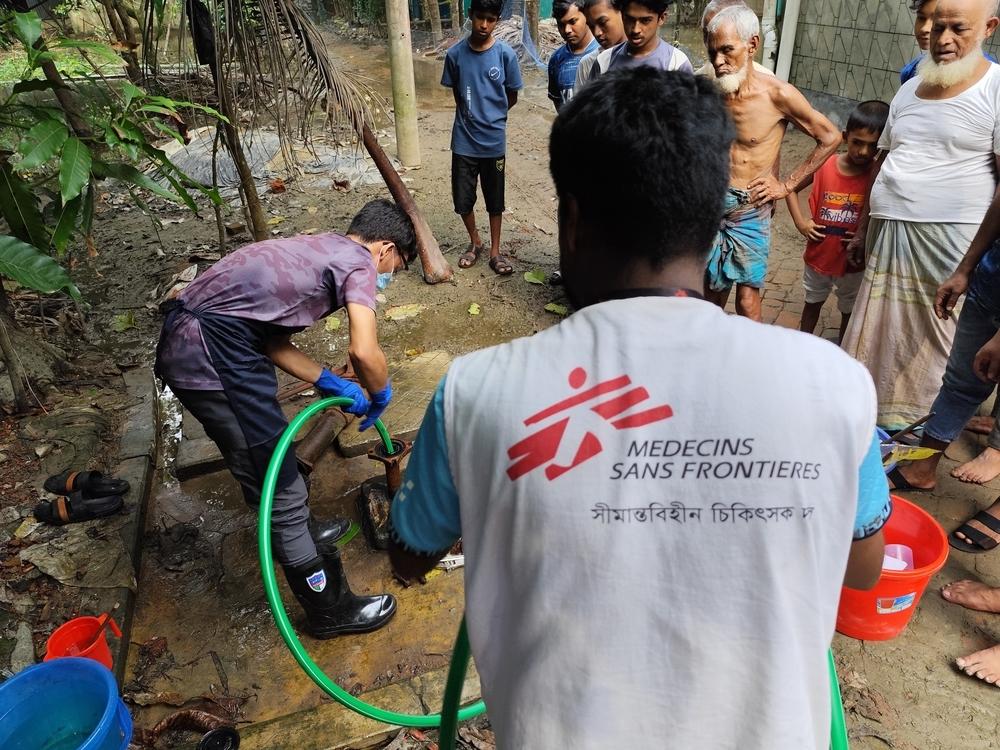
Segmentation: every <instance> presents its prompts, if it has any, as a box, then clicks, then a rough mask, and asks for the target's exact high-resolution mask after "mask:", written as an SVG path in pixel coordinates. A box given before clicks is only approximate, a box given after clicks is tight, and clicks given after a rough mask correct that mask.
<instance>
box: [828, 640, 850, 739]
mask: <svg viewBox="0 0 1000 750" xmlns="http://www.w3.org/2000/svg"><path fill="white" fill-rule="evenodd" d="M826 658H827V664H828V665H829V670H828V671H829V673H830V703H831V706H830V708H831V709H832V711H831V720H830V750H848V748H847V720H846V719H845V718H844V701H843V699H842V698H841V697H840V683H839V682H837V664H836V662H834V660H833V649H832V648H831V649H830V650H829V651H827V652H826Z"/></svg>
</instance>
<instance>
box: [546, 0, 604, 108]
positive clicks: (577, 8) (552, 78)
mask: <svg viewBox="0 0 1000 750" xmlns="http://www.w3.org/2000/svg"><path fill="white" fill-rule="evenodd" d="M582 3H583V0H555V2H554V3H552V17H553V18H554V19H555V21H556V26H557V28H558V29H559V36H561V37H562V38H563V41H564V42H566V44H564V45H563V46H562V47H560V48H559V49H557V50H556V51H555V52H553V53H552V57H550V58H549V99H551V100H552V104H553V105H554V106H555V108H556V112H558V111H559V108H560V107H561V106H562V105H563V104H565V103H566V102H568V101H569V100H570V99H572V98H573V89H574V87H575V86H576V69H577V68H578V67H579V66H580V61H581V60H583V58H584V57H586V56H587V55H589V54H590V53H591V52H596V51H597V50H598V49H599V46H600V45H598V44H597V40H596V39H594V35H593V34H591V33H590V28H589V27H588V26H587V17H586V16H585V15H584V14H583V7H582Z"/></svg>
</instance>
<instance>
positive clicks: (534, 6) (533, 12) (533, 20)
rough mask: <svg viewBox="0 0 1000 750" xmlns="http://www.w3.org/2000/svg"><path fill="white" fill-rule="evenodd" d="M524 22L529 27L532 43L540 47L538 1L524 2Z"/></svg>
mask: <svg viewBox="0 0 1000 750" xmlns="http://www.w3.org/2000/svg"><path fill="white" fill-rule="evenodd" d="M524 22H525V23H526V24H527V25H528V34H529V35H530V36H531V41H533V42H534V43H535V47H537V46H538V0H524Z"/></svg>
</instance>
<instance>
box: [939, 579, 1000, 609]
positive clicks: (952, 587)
mask: <svg viewBox="0 0 1000 750" xmlns="http://www.w3.org/2000/svg"><path fill="white" fill-rule="evenodd" d="M941 596H943V597H944V598H945V599H947V600H948V601H949V602H952V603H953V604H958V605H960V606H962V607H965V608H966V609H975V610H978V611H979V612H1000V589H998V588H994V587H993V586H987V585H986V584H985V583H981V582H980V581H968V580H964V581H955V582H954V583H949V584H948V585H947V586H944V587H942V589H941Z"/></svg>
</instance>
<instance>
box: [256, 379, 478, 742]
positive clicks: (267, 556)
mask: <svg viewBox="0 0 1000 750" xmlns="http://www.w3.org/2000/svg"><path fill="white" fill-rule="evenodd" d="M349 403H351V400H350V399H348V398H324V399H322V400H320V401H317V402H316V403H314V404H310V405H309V406H307V407H306V408H305V409H303V410H302V412H301V413H299V414H298V415H296V417H295V418H294V419H293V420H292V422H291V424H289V425H288V427H287V429H286V430H285V431H284V433H283V434H282V435H281V438H280V439H279V440H278V445H277V447H276V448H275V449H274V455H273V456H272V457H271V463H270V464H269V465H268V467H267V474H266V475H265V476H264V487H263V489H262V491H261V495H260V518H259V520H258V522H257V542H258V544H259V547H260V570H261V575H262V576H263V578H264V593H265V595H266V596H267V603H268V605H269V606H270V608H271V614H272V615H273V616H274V622H275V624H276V625H277V626H278V632H279V633H281V638H282V639H283V640H284V641H285V645H286V646H288V650H289V651H291V652H292V656H294V657H295V661H297V662H298V663H299V666H300V667H302V671H304V672H305V673H306V674H307V675H309V678H310V679H311V680H312V681H313V682H315V683H316V684H317V685H318V686H319V687H320V688H321V689H322V690H323V692H325V693H326V694H327V695H329V696H330V697H331V698H333V699H334V700H335V701H337V702H338V703H340V704H341V705H343V706H346V707H347V708H349V709H351V710H352V711H354V712H355V713H359V714H361V715H362V716H366V717H368V718H369V719H374V720H375V721H381V722H383V723H385V724H395V725H397V726H405V727H436V726H439V725H440V724H441V714H429V715H424V714H401V713H397V712H395V711H385V710H383V709H381V708H378V707H376V706H372V705H371V704H369V703H365V702H364V701H363V700H359V699H358V698H355V697H354V696H353V695H351V694H350V693H348V692H347V691H346V690H344V689H343V688H341V687H340V686H339V685H338V684H337V683H335V682H334V681H333V680H331V679H330V678H329V677H327V676H326V673H324V672H323V670H322V669H320V668H319V666H318V665H317V664H316V662H314V661H313V660H312V657H310V656H309V653H308V652H307V651H306V650H305V648H304V647H303V645H302V642H301V641H300V640H299V638H298V636H297V635H295V630H294V629H293V628H292V623H291V622H290V621H289V619H288V613H287V612H285V605H284V604H282V602H281V592H280V591H279V590H278V581H277V578H276V577H275V575H274V559H273V557H272V555H271V508H272V505H273V503H274V491H275V488H276V486H277V483H278V472H279V470H280V469H281V464H282V462H283V461H284V460H285V454H286V453H287V452H288V448H289V447H290V446H291V444H292V441H293V440H294V439H295V436H296V435H298V433H299V430H301V429H302V426H303V425H304V424H305V423H306V422H308V421H309V420H310V419H311V418H312V417H313V416H314V415H315V414H317V413H318V412H320V411H322V410H324V409H329V408H331V407H338V406H346V405H347V404H349ZM375 429H376V431H377V432H378V434H379V437H381V438H382V443H383V444H384V445H385V449H386V451H387V452H389V453H390V454H391V453H392V452H393V446H392V439H391V438H390V437H389V433H388V431H386V429H385V425H383V424H382V421H381V420H378V419H376V420H375ZM463 630H464V628H463ZM463 640H464V642H465V648H464V653H460V652H459V650H458V646H460V645H462V642H463ZM468 659H469V648H468V639H463V638H462V637H461V633H460V636H459V639H458V642H457V643H456V652H455V655H454V656H453V660H456V661H461V662H462V663H463V664H465V663H467V662H468ZM462 671H463V672H464V669H463V670H462ZM449 676H450V673H449ZM462 677H463V679H464V674H463V676H462ZM461 682H462V680H459V688H458V692H459V693H461ZM448 690H449V686H446V687H445V694H446V695H447V694H448ZM456 704H457V701H456ZM485 710H486V706H485V704H484V703H483V702H482V701H477V702H476V703H473V704H472V705H471V706H466V707H465V708H463V709H461V710H460V711H458V712H457V714H458V720H459V721H466V720H467V719H472V718H474V717H476V716H479V715H480V714H482V713H483V712H484V711H485ZM453 712H454V709H453ZM453 734H454V732H453Z"/></svg>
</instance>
